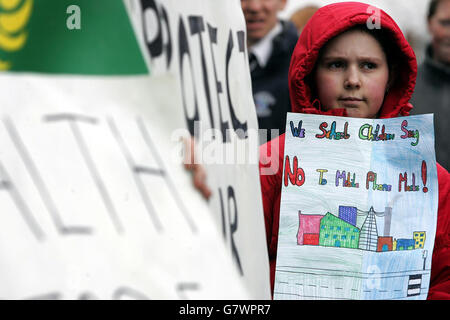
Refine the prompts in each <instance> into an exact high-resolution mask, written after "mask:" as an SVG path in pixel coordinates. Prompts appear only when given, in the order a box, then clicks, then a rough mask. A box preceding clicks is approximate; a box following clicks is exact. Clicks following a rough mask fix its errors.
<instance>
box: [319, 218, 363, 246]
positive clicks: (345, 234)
mask: <svg viewBox="0 0 450 320" xmlns="http://www.w3.org/2000/svg"><path fill="white" fill-rule="evenodd" d="M359 233H360V230H359V229H358V228H357V227H355V226H354V225H352V224H350V223H348V222H346V221H344V220H342V219H340V218H338V217H336V216H334V215H332V214H331V213H329V212H327V214H326V215H325V216H324V217H323V218H322V220H321V221H320V234H319V246H324V247H341V248H351V249H358V243H359Z"/></svg>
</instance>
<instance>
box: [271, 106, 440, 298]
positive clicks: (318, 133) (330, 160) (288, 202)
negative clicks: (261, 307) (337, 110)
mask: <svg viewBox="0 0 450 320" xmlns="http://www.w3.org/2000/svg"><path fill="white" fill-rule="evenodd" d="M437 199H438V185H437V172H436V160H435V156H434V135H433V118H432V115H423V116H410V117H399V118H392V119H356V118H344V117H330V116H318V115H306V114H294V113H289V114H288V117H287V126H286V144H285V155H284V171H283V185H282V198H281V210H280V229H279V240H278V253H277V266H276V279H275V290H274V291H275V293H274V298H275V299H425V298H426V297H427V292H428V285H429V281H430V269H431V256H432V252H433V247H434V238H435V232H436V218H437Z"/></svg>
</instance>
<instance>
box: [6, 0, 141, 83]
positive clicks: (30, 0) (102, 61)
mask: <svg viewBox="0 0 450 320" xmlns="http://www.w3.org/2000/svg"><path fill="white" fill-rule="evenodd" d="M0 70H8V71H29V72H42V73H62V74H84V75H132V74H147V73H148V72H149V71H148V69H147V67H146V65H145V62H144V60H143V57H142V54H141V51H140V48H139V45H138V43H137V41H136V38H135V35H134V32H133V28H132V26H131V23H130V20H129V17H128V15H127V12H126V9H125V7H124V4H123V2H122V0H94V1H92V0H58V1H55V0H0Z"/></svg>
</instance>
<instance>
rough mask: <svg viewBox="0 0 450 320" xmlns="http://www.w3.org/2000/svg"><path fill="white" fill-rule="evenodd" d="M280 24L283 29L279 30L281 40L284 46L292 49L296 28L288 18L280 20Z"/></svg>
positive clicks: (295, 38)
mask: <svg viewBox="0 0 450 320" xmlns="http://www.w3.org/2000/svg"><path fill="white" fill-rule="evenodd" d="M280 22H281V25H282V27H283V31H282V32H281V34H280V36H281V41H283V42H284V44H285V45H286V47H287V48H288V49H289V50H293V49H294V47H295V45H296V44H297V40H298V36H299V34H298V30H297V28H296V27H295V25H294V23H292V22H291V21H288V20H280Z"/></svg>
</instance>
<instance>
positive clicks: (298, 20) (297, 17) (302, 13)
mask: <svg viewBox="0 0 450 320" xmlns="http://www.w3.org/2000/svg"><path fill="white" fill-rule="evenodd" d="M318 9H319V7H317V6H306V7H303V8H300V9H298V10H296V11H295V12H294V13H293V14H292V15H291V17H290V18H289V20H290V21H292V23H293V24H294V25H295V27H296V28H297V31H298V34H300V33H301V32H302V30H303V27H304V26H305V25H306V23H308V20H309V18H311V17H312V15H313V14H314V13H316V11H317V10H318Z"/></svg>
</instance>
